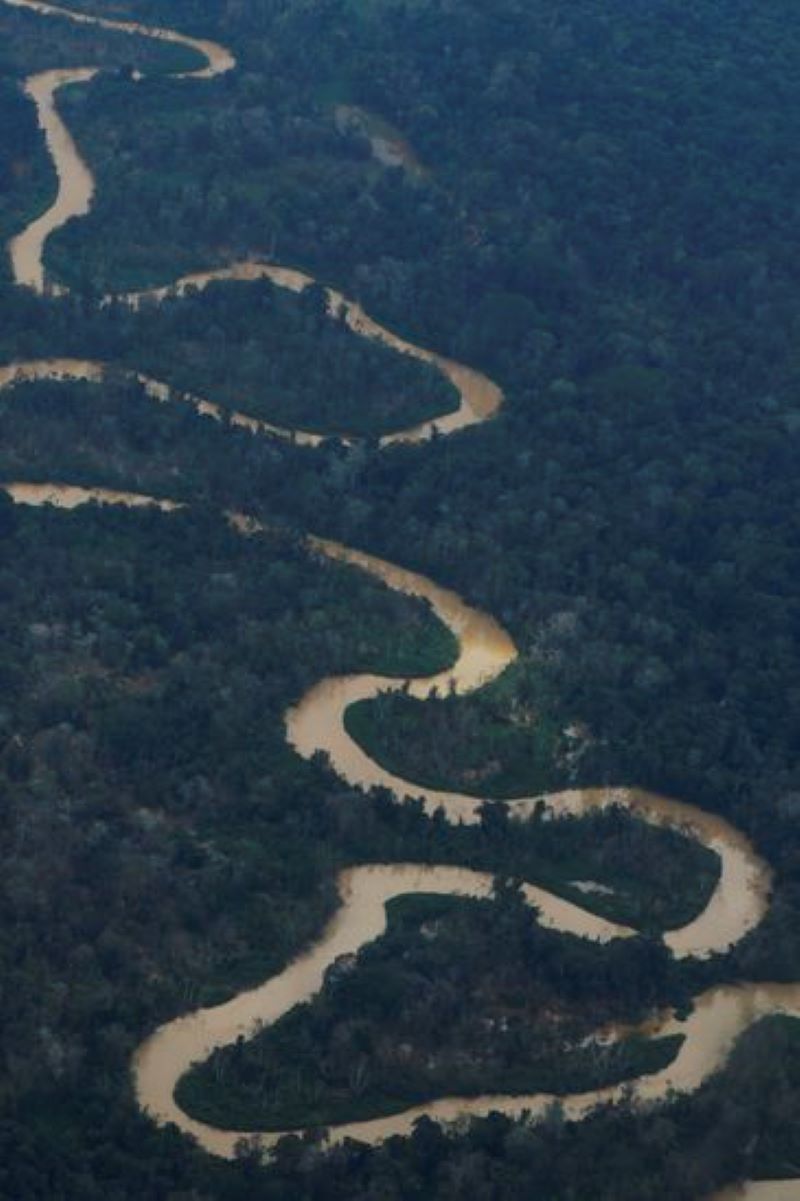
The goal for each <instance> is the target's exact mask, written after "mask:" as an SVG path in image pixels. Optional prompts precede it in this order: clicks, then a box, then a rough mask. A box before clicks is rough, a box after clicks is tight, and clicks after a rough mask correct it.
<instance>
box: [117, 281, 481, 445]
mask: <svg viewBox="0 0 800 1201" xmlns="http://www.w3.org/2000/svg"><path fill="white" fill-rule="evenodd" d="M112 333H115V334H116V336H117V339H118V340H119V341H122V342H124V343H126V357H127V358H128V360H129V361H130V362H131V364H132V365H135V366H136V367H138V369H139V370H144V371H146V372H148V373H149V374H150V375H154V376H156V377H157V378H158V379H162V380H165V381H166V382H168V383H170V384H172V385H173V386H175V387H178V388H184V389H186V390H189V391H192V390H194V391H195V392H197V391H199V390H201V389H203V390H204V393H203V394H204V395H208V396H213V397H214V399H215V400H216V401H217V402H218V403H221V404H223V405H225V406H227V407H228V408H230V409H237V408H238V409H240V410H243V411H244V412H246V413H248V414H252V415H253V416H256V417H263V418H265V419H267V420H268V421H271V422H273V423H274V424H277V425H282V426H286V427H289V428H293V429H307V430H318V431H320V432H327V433H349V434H357V435H361V436H364V437H378V436H379V435H380V434H383V433H391V432H392V431H393V430H396V429H402V428H404V427H408V426H413V425H416V424H417V423H419V422H421V421H425V420H427V419H428V418H430V417H437V416H443V415H444V414H445V413H448V412H450V411H451V410H452V409H455V408H456V407H457V405H458V394H457V392H456V390H455V388H453V386H452V385H451V384H450V383H449V382H448V381H447V380H446V379H445V378H444V377H443V376H442V375H440V374H439V373H438V372H437V371H436V370H434V369H433V368H431V367H428V366H426V365H424V364H421V363H420V362H418V361H417V360H415V359H412V358H410V357H409V356H408V355H402V354H397V353H396V352H394V351H391V350H389V349H388V348H386V347H384V346H381V345H380V344H379V343H377V342H368V341H366V340H365V339H364V338H359V337H357V336H356V335H355V334H354V333H351V332H350V330H349V329H348V328H347V326H346V325H345V324H344V321H343V320H341V321H338V322H337V321H332V320H331V319H330V317H329V316H328V315H327V305H326V297H325V293H324V292H323V291H322V289H321V288H316V287H309V288H307V289H306V290H305V291H304V292H302V293H301V294H300V296H299V297H298V296H296V295H294V294H293V293H291V292H286V291H285V290H284V289H282V288H275V287H273V286H272V285H271V284H270V283H268V282H267V281H261V282H259V283H255V284H224V283H220V284H215V285H213V286H212V287H210V288H208V289H206V290H205V291H204V292H203V293H201V294H198V295H196V296H194V297H189V298H187V299H183V300H178V301H173V302H171V303H170V304H169V305H166V306H159V307H157V308H149V309H147V310H145V311H144V312H142V313H140V314H139V315H138V316H137V317H136V318H135V319H131V318H130V317H129V316H128V315H127V314H125V313H121V314H119V315H118V318H117V320H116V322H114V321H113V319H112ZM128 346H129V347H130V349H128ZM311 348H313V349H311ZM310 350H311V353H309V351H310ZM114 357H116V355H115V356H114Z"/></svg>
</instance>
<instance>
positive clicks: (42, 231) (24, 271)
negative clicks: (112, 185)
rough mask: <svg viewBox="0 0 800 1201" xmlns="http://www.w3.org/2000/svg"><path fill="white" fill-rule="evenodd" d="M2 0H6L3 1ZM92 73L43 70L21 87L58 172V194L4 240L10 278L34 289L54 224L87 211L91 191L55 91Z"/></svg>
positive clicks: (40, 281)
mask: <svg viewBox="0 0 800 1201" xmlns="http://www.w3.org/2000/svg"><path fill="white" fill-rule="evenodd" d="M4 2H7V0H4ZM96 74H97V72H96V71H94V70H92V69H91V68H85V69H79V70H72V71H43V72H42V73H41V74H40V75H32V76H31V77H30V79H28V80H26V82H25V91H26V93H27V94H28V95H29V96H30V98H31V100H33V102H34V104H35V105H36V110H37V112H38V114H39V124H40V125H41V127H42V129H43V130H44V135H45V138H46V139H47V148H48V150H49V151H50V154H51V156H52V159H53V162H54V163H55V165H56V170H57V171H58V194H57V196H56V199H55V201H54V203H53V204H52V205H51V206H50V208H49V209H48V210H47V212H45V213H43V214H42V215H41V217H39V218H37V220H36V221H33V222H31V224H30V225H28V226H27V228H26V229H24V230H23V231H22V233H21V234H20V235H19V236H18V237H16V238H14V239H12V241H11V242H10V243H9V247H8V249H9V254H10V255H11V269H12V271H13V273H14V279H15V280H16V282H17V283H19V284H25V285H26V286H27V287H29V288H33V289H34V291H36V292H43V291H44V286H45V278H44V266H43V264H42V254H43V251H44V244H45V242H46V241H47V239H48V238H49V237H50V234H51V233H52V232H53V230H55V229H59V228H60V227H61V226H62V225H64V224H66V222H67V221H69V219H70V218H71V217H82V216H83V214H84V213H88V211H89V208H90V206H91V203H92V196H93V194H94V180H93V179H92V176H91V172H90V171H89V169H88V167H87V166H86V164H85V163H84V162H83V160H82V158H81V157H80V155H79V154H78V151H77V149H76V146H75V143H74V141H73V140H72V135H71V134H70V132H69V130H68V129H67V127H66V125H65V124H64V122H63V121H62V120H61V118H60V117H59V115H58V113H57V112H56V106H55V93H56V92H57V91H58V89H59V88H63V87H66V86H67V84H70V83H86V82H88V80H90V79H93V78H94V76H95V75H96Z"/></svg>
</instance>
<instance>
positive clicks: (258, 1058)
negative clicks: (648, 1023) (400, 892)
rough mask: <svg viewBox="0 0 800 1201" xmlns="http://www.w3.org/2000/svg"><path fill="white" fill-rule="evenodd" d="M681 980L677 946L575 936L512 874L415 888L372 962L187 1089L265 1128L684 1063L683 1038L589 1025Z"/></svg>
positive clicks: (228, 1119)
mask: <svg viewBox="0 0 800 1201" xmlns="http://www.w3.org/2000/svg"><path fill="white" fill-rule="evenodd" d="M498 946H502V948H503V954H502V959H501V961H500V962H499V963H498V956H497V947H498ZM623 965H624V966H623ZM623 981H624V983H623ZM620 991H622V992H623V994H624V997H625V1001H624V1004H625V1005H626V1006H628V1005H629V1006H631V1010H629V1011H628V1012H626V1013H620V1005H619V998H620ZM671 992H672V996H671V998H670V999H671V1000H673V1001H678V1002H680V1001H681V1000H683V999H684V998H683V997H682V996H681V992H680V987H679V986H678V987H677V989H676V981H675V978H674V977H673V974H672V969H671V964H670V956H669V954H668V953H667V952H666V951H665V950H664V948H663V946H660V945H658V944H657V943H648V942H646V941H645V940H641V942H640V943H639V944H638V945H637V947H636V950H635V951H634V953H633V954H631V953H630V948H629V947H626V946H625V944H624V942H617V943H615V944H613V945H611V946H605V947H599V946H597V945H593V944H590V943H587V942H585V941H584V940H581V939H577V938H566V939H564V936H563V935H558V934H554V933H552V932H550V931H546V930H544V929H542V927H541V926H539V925H538V924H537V922H536V919H535V917H534V915H533V913H532V912H531V910H530V909H529V908H528V906H527V905H526V904H525V902H524V900H523V898H522V897H521V896H520V895H519V894H518V893H516V892H515V890H514V889H513V888H508V887H505V888H500V889H499V892H498V897H497V900H496V901H495V902H494V903H489V902H476V901H472V902H465V901H458V900H456V899H455V898H445V899H444V900H443V899H442V898H440V897H436V898H426V897H424V896H416V897H409V898H407V899H401V900H400V901H397V902H393V903H392V907H391V910H390V927H389V933H388V934H387V935H386V937H384V938H383V939H381V940H380V941H379V942H378V943H374V944H372V945H371V946H369V947H367V948H365V949H364V950H363V951H362V952H361V953H360V955H359V956H358V962H357V963H351V962H349V961H346V962H343V963H339V964H336V965H334V967H333V968H332V969H331V970H330V972H329V982H328V983H327V984H326V988H325V990H324V992H323V993H322V994H321V995H320V996H319V997H318V998H317V999H316V1000H314V1001H313V1002H312V1003H311V1004H309V1005H305V1006H300V1007H298V1008H297V1009H295V1010H293V1011H292V1012H291V1013H290V1014H288V1015H287V1016H286V1017H285V1018H284V1019H283V1020H282V1021H280V1022H278V1023H277V1024H276V1025H275V1026H274V1027H273V1028H271V1029H269V1030H267V1031H266V1032H265V1033H263V1034H261V1035H259V1037H258V1038H256V1039H255V1040H254V1041H253V1043H251V1044H247V1045H236V1046H233V1047H230V1048H226V1049H225V1050H222V1051H219V1052H216V1053H215V1054H214V1055H213V1056H212V1057H211V1059H210V1060H209V1061H208V1062H207V1063H206V1064H204V1065H203V1066H202V1067H201V1068H199V1069H195V1070H194V1071H192V1072H191V1073H190V1074H189V1075H188V1076H186V1077H184V1079H183V1081H182V1082H181V1084H180V1085H179V1090H178V1097H179V1099H180V1101H181V1104H182V1105H184V1106H185V1107H186V1108H187V1109H188V1111H189V1112H190V1113H191V1114H192V1115H193V1116H195V1117H200V1118H202V1119H203V1120H205V1121H210V1122H212V1123H213V1124H214V1125H222V1126H227V1127H228V1128H229V1129H230V1128H233V1129H245V1130H246V1129H255V1130H258V1129H269V1128H273V1129H291V1128H292V1126H309V1125H325V1124H326V1123H329V1122H333V1121H348V1120H353V1119H357V1118H368V1117H373V1116H376V1115H378V1114H381V1113H391V1112H393V1111H395V1110H401V1109H406V1108H408V1107H409V1106H410V1105H417V1104H420V1103H421V1102H423V1101H426V1100H430V1099H432V1098H435V1097H441V1096H448V1095H450V1096H452V1095H458V1096H475V1095H480V1094H481V1093H487V1092H489V1093H492V1092H498V1093H525V1092H529V1093H534V1092H554V1093H568V1092H583V1091H584V1090H586V1089H589V1088H596V1087H598V1086H600V1085H603V1084H610V1083H614V1082H616V1081H617V1080H620V1079H625V1078H626V1077H629V1076H635V1075H639V1074H641V1073H642V1072H651V1071H656V1070H658V1068H660V1067H663V1066H664V1065H665V1064H666V1063H668V1062H669V1060H670V1059H671V1058H672V1056H673V1055H674V1053H675V1051H676V1049H677V1046H676V1044H679V1042H680V1039H676V1038H672V1039H664V1040H662V1041H660V1042H655V1041H653V1040H646V1039H636V1038H633V1039H631V1040H628V1041H626V1042H625V1043H622V1044H620V1045H618V1046H603V1045H599V1044H596V1043H591V1042H590V1043H588V1044H584V1042H583V1040H585V1039H587V1038H588V1037H589V1036H590V1035H591V1034H592V1033H593V1031H595V1030H596V1029H597V1028H599V1027H600V1026H602V1025H603V1024H604V1023H605V1022H607V1021H609V1020H611V1019H612V1018H614V1019H617V1020H619V1019H620V1018H631V1019H634V1018H636V1017H642V1016H643V1015H644V1012H645V1011H646V1009H647V1008H648V1006H650V1005H652V1004H653V1002H654V1001H655V1000H656V999H657V998H658V999H661V1000H663V998H664V997H665V996H670V993H671ZM465 996H469V997H470V1002H471V1003H470V1005H469V1007H468V1008H466V1007H465V1006H464V1004H463V997H465ZM587 996H591V998H592V1006H591V1014H589V1013H588V1012H587V1009H586V1005H585V999H586V997H587Z"/></svg>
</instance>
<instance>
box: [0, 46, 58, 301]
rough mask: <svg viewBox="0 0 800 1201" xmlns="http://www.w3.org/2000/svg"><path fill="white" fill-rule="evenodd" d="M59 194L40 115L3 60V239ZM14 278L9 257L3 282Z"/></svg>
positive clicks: (2, 267)
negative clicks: (42, 139) (41, 138)
mask: <svg viewBox="0 0 800 1201" xmlns="http://www.w3.org/2000/svg"><path fill="white" fill-rule="evenodd" d="M54 194H55V175H54V172H53V170H52V167H51V166H50V164H49V162H48V159H47V155H46V154H45V153H44V149H43V147H42V146H41V145H40V143H39V139H38V136H37V127H36V115H35V113H34V110H33V107H32V106H31V105H30V104H29V103H28V102H27V100H26V99H25V97H24V96H23V95H22V93H21V92H20V90H19V87H18V86H17V83H16V81H15V80H14V79H12V78H8V76H7V75H6V74H5V71H4V70H3V66H2V59H0V239H2V241H3V242H4V243H5V242H6V241H7V240H8V238H9V237H10V236H11V235H12V234H14V233H16V232H17V231H18V230H19V228H20V226H21V225H24V224H25V220H26V218H27V217H29V216H31V215H32V213H33V210H34V209H35V208H36V207H37V206H38V207H42V208H45V207H46V206H47V204H49V203H50V201H51V200H52V198H53V196H54ZM9 274H10V271H9V265H8V261H7V258H6V256H5V255H4V256H3V261H2V264H0V279H5V278H7V277H8V275H9Z"/></svg>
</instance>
